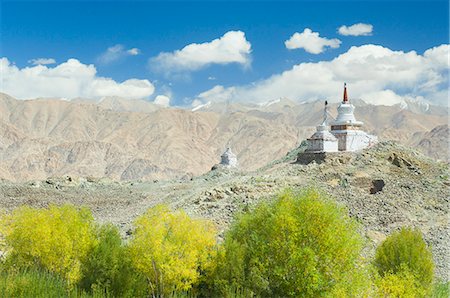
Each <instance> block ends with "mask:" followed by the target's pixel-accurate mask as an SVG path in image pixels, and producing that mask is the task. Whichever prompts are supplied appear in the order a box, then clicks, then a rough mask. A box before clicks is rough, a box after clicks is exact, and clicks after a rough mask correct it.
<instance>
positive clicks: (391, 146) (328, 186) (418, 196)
mask: <svg viewBox="0 0 450 298" xmlns="http://www.w3.org/2000/svg"><path fill="white" fill-rule="evenodd" d="M298 150H302V147H299V149H298ZM298 150H294V151H293V152H291V153H290V154H288V155H287V156H285V157H284V158H282V159H280V160H277V161H274V162H272V163H271V164H269V165H267V166H266V167H263V168H261V169H259V170H257V171H253V172H245V173H244V172H240V171H229V170H226V169H219V170H215V171H210V172H208V173H206V174H204V175H202V176H199V177H194V178H192V179H190V178H189V179H188V178H186V179H175V180H167V181H156V180H155V181H149V182H146V181H128V182H118V181H112V180H110V179H107V178H103V179H95V178H76V177H69V176H67V177H63V178H52V179H46V180H43V181H31V182H28V183H15V182H8V181H3V182H2V183H1V184H0V202H1V205H2V206H3V207H4V208H5V209H6V210H8V211H10V210H13V209H14V208H16V207H18V206H20V205H23V204H26V205H30V206H34V207H45V206H48V205H49V204H51V203H55V204H64V203H71V204H75V205H78V206H87V207H88V208H89V209H90V210H92V212H93V215H94V217H95V219H96V220H97V221H98V222H100V223H106V222H111V223H113V224H115V225H117V226H118V227H119V228H120V230H121V232H122V235H123V236H127V235H128V234H129V233H130V232H131V230H132V221H133V219H134V218H136V217H137V216H138V215H140V214H142V213H143V212H145V210H147V209H148V208H150V207H152V206H155V205H156V204H159V203H164V204H168V205H169V206H170V207H171V208H173V209H184V210H186V212H187V213H188V214H189V215H190V216H193V217H194V218H206V219H211V220H212V221H213V222H215V223H216V224H217V226H218V228H219V232H220V234H221V235H222V234H223V231H224V230H225V229H227V227H228V226H229V224H230V222H231V221H232V218H233V216H234V215H235V214H237V213H239V212H241V211H243V210H248V209H251V208H252V207H253V206H254V205H255V204H256V203H258V202H261V201H267V200H271V198H273V197H274V196H275V195H276V194H278V193H279V192H281V191H283V190H284V189H286V188H292V189H300V188H304V187H310V186H315V187H317V188H319V189H322V190H323V191H325V192H326V193H328V194H329V195H330V196H331V197H332V198H334V199H335V200H336V201H337V202H338V203H339V204H342V205H344V206H345V207H346V208H348V210H349V214H350V215H351V216H352V217H353V218H355V219H356V220H358V221H359V222H360V223H362V226H363V227H364V232H363V233H364V235H365V236H366V237H368V239H370V241H369V243H370V245H369V247H368V249H367V252H366V253H367V255H369V256H370V255H373V253H374V247H375V246H376V245H378V244H379V243H380V242H381V241H382V240H384V239H385V237H386V235H388V234H389V233H391V232H392V231H395V230H398V229H399V228H400V227H402V226H412V227H417V228H419V229H420V230H421V231H422V233H423V235H424V238H425V240H426V242H427V243H428V244H430V245H431V247H432V251H433V258H434V260H435V262H436V273H437V275H438V276H439V277H441V278H444V279H447V280H448V279H449V270H450V268H449V264H450V260H449V259H448V258H449V254H450V252H449V247H450V234H449V233H450V231H449V217H448V214H449V185H450V182H449V168H448V164H447V163H443V162H436V161H434V160H433V159H431V158H428V157H426V156H424V155H423V154H421V153H419V152H417V151H415V150H411V149H409V148H406V147H403V146H401V145H398V144H395V143H392V142H384V143H381V144H379V145H377V146H376V147H374V148H371V149H369V150H364V151H363V152H360V153H357V154H341V155H339V156H336V157H332V158H330V159H328V160H326V161H325V162H324V163H321V164H317V163H312V164H309V165H302V164H299V163H296V162H295V161H296V153H297V151H298ZM377 181H378V182H377ZM379 181H383V182H384V186H383V188H382V190H379V189H378V187H379ZM377 185H378V186H377ZM377 190H379V191H377ZM373 192H375V193H373Z"/></svg>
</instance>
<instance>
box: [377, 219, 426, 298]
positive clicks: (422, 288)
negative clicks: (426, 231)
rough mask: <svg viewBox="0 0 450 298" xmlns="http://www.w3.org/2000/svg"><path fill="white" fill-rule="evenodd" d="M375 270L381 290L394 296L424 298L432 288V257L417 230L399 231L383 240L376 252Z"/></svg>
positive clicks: (403, 229)
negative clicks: (378, 276) (379, 280)
mask: <svg viewBox="0 0 450 298" xmlns="http://www.w3.org/2000/svg"><path fill="white" fill-rule="evenodd" d="M375 267H376V268H377V270H378V273H379V274H380V276H381V279H382V282H381V284H382V289H383V291H384V292H385V293H391V295H393V296H394V297H403V296H405V295H406V296H408V295H409V294H408V293H413V294H414V295H413V296H415V297H424V296H426V295H428V294H429V293H430V291H431V289H432V288H431V287H432V283H433V278H434V263H433V257H432V255H431V251H430V249H429V248H428V246H427V244H426V243H425V241H424V240H423V238H422V233H421V232H420V231H419V230H415V229H411V228H402V229H401V230H400V231H398V232H395V233H393V234H392V235H390V236H389V237H388V238H386V240H385V241H384V242H383V243H382V244H381V245H380V246H379V247H378V249H377V251H376V256H375ZM401 293H404V294H403V296H402V295H401Z"/></svg>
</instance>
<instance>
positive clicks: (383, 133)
mask: <svg viewBox="0 0 450 298" xmlns="http://www.w3.org/2000/svg"><path fill="white" fill-rule="evenodd" d="M353 103H354V104H355V105H356V106H357V109H356V112H355V114H356V117H357V118H358V119H360V120H362V121H364V122H365V124H366V129H367V130H368V131H369V132H371V133H373V134H377V135H378V136H379V138H380V139H381V140H388V139H393V140H397V141H399V142H402V143H403V144H406V145H413V146H417V147H418V148H422V149H423V151H424V152H425V153H427V154H429V155H430V156H433V157H435V158H439V159H447V158H448V154H447V153H448V152H447V151H448V150H447V149H448V148H447V147H446V146H444V145H445V144H443V141H442V138H443V137H445V134H446V133H447V134H448V126H447V110H446V109H436V108H435V107H429V106H426V107H424V106H420V105H419V106H418V105H417V104H415V105H413V104H411V105H410V106H407V107H405V106H393V107H386V106H371V105H368V104H365V103H364V102H362V101H354V102H353ZM322 108H323V103H322V102H313V103H305V104H297V103H293V102H291V101H289V100H285V99H283V100H280V101H275V102H271V103H267V104H264V105H250V104H247V105H245V104H237V103H233V104H228V105H227V104H224V103H217V104H210V105H207V106H204V107H203V108H199V109H197V110H196V111H190V110H186V109H180V108H162V107H160V106H157V105H154V104H152V103H150V102H147V101H142V100H126V99H123V98H116V97H109V98H104V99H103V100H102V101H100V102H94V101H90V100H88V99H81V98H78V99H74V100H73V101H64V100H58V99H37V100H16V99H14V98H12V97H9V96H7V95H5V94H0V178H3V179H8V180H11V181H27V180H32V179H45V178H47V177H51V176H62V175H72V176H93V177H108V178H111V179H114V180H133V179H144V180H153V179H167V178H176V177H178V178H180V177H191V176H196V175H201V174H202V173H205V172H207V171H208V170H209V169H210V168H211V166H212V165H213V164H215V163H216V162H217V161H218V160H219V157H220V154H221V153H222V152H223V150H224V149H225V148H226V147H227V146H228V145H229V146H231V147H232V149H233V152H235V153H236V154H237V155H238V159H239V162H240V164H241V166H242V169H243V170H255V169H257V168H259V167H261V166H263V165H265V164H267V163H268V162H270V161H272V160H274V159H277V158H281V157H282V156H284V155H285V154H286V152H288V151H289V150H291V149H292V148H295V147H296V146H297V145H298V144H299V143H300V142H301V141H302V140H303V139H305V138H307V137H309V136H310V135H311V134H312V132H313V131H314V127H315V125H317V124H318V123H319V122H320V121H321V118H322ZM335 110H336V104H334V105H331V107H330V111H331V112H332V113H334V114H335ZM439 127H441V128H439ZM442 127H443V128H442ZM435 130H438V132H436V133H435ZM441 131H443V132H441ZM444 139H445V138H444Z"/></svg>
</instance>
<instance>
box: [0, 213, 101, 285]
mask: <svg viewBox="0 0 450 298" xmlns="http://www.w3.org/2000/svg"><path fill="white" fill-rule="evenodd" d="M0 229H1V233H2V234H3V235H4V236H5V242H6V248H7V258H8V259H7V260H6V263H7V264H10V265H12V266H13V267H19V268H28V267H36V268H43V269H46V270H48V271H50V272H54V273H57V274H59V275H61V276H62V277H63V278H65V279H67V280H68V281H69V283H74V282H76V281H78V280H79V279H80V278H81V263H82V262H83V261H84V260H85V258H86V257H87V255H88V253H89V252H90V250H91V249H92V247H93V246H94V243H95V235H94V230H93V217H92V214H91V212H90V211H89V210H88V209H86V208H81V209H77V208H75V207H73V206H70V205H64V206H61V207H58V206H53V205H52V206H50V207H49V208H48V209H34V208H31V207H27V206H23V207H19V208H17V209H15V210H14V211H13V212H12V213H11V214H8V215H5V216H4V217H3V218H2V221H1V226H0Z"/></svg>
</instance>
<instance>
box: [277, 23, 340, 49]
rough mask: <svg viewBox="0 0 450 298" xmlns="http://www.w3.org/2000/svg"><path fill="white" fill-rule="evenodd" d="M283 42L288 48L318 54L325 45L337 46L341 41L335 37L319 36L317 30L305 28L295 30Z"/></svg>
mask: <svg viewBox="0 0 450 298" xmlns="http://www.w3.org/2000/svg"><path fill="white" fill-rule="evenodd" d="M284 44H285V46H286V48H288V49H289V50H293V49H300V48H301V49H305V51H307V52H308V53H311V54H320V53H322V52H323V51H325V48H326V47H330V48H333V49H335V48H339V46H340V44H341V41H340V40H339V39H336V38H333V39H328V38H325V37H320V36H319V33H318V32H312V30H311V29H309V28H306V29H305V30H303V32H302V33H298V32H295V33H294V34H293V35H292V36H291V38H289V39H288V40H286V41H285V42H284Z"/></svg>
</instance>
